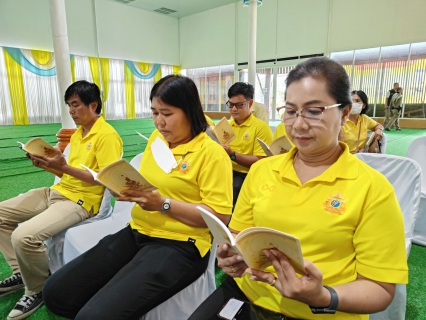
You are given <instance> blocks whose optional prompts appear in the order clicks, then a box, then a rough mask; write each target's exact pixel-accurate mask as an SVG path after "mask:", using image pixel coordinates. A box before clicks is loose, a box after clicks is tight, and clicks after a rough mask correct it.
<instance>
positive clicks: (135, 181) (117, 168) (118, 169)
mask: <svg viewBox="0 0 426 320" xmlns="http://www.w3.org/2000/svg"><path fill="white" fill-rule="evenodd" d="M80 166H82V167H83V168H84V169H86V170H87V171H89V172H90V173H91V174H92V176H93V179H95V180H96V181H98V182H99V183H100V184H102V185H103V186H104V187H106V188H108V189H109V190H111V191H113V192H114V193H115V194H117V195H119V194H120V192H121V191H123V190H129V189H130V190H155V189H157V188H155V187H154V186H153V185H152V184H150V183H149V182H148V181H147V180H146V179H145V178H144V177H142V175H141V174H140V173H139V171H138V170H136V169H135V168H134V167H133V166H132V165H131V164H130V163H128V162H127V161H126V160H125V159H121V160H118V161H116V162H114V163H111V164H110V165H108V166H106V167H105V168H103V169H102V170H101V171H100V172H98V173H97V172H95V171H93V170H92V169H90V168H88V167H87V166H85V165H83V164H80Z"/></svg>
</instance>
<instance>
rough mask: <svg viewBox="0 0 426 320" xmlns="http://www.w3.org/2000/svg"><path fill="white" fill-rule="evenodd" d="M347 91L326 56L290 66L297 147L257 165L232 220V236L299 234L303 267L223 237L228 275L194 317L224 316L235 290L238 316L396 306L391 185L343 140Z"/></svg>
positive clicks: (403, 276) (400, 247)
mask: <svg viewBox="0 0 426 320" xmlns="http://www.w3.org/2000/svg"><path fill="white" fill-rule="evenodd" d="M349 92H350V91H349V79H348V76H347V74H346V72H345V70H344V69H343V67H342V66H341V65H340V64H338V63H337V62H335V61H333V60H330V59H328V58H313V59H310V60H308V61H305V62H303V63H301V64H299V65H298V66H297V67H296V68H295V69H293V70H292V71H291V72H290V74H289V76H288V78H287V90H286V107H285V114H284V123H285V126H286V132H287V134H288V135H289V137H290V139H291V140H292V141H293V143H294V144H295V148H293V149H292V150H290V151H289V152H288V153H286V154H282V155H279V156H275V157H270V158H267V159H264V160H262V161H260V162H259V163H257V164H254V165H253V166H252V168H251V169H250V172H249V174H248V175H247V178H246V181H245V183H244V185H243V188H242V189H241V193H240V197H239V199H238V202H237V205H236V207H235V210H234V213H233V215H232V219H231V222H230V224H229V228H230V231H231V232H232V233H234V234H237V233H239V232H241V231H242V230H244V229H246V228H249V227H254V226H256V227H268V228H271V229H277V230H280V231H282V232H285V233H288V234H291V235H293V236H295V237H297V238H298V239H299V240H300V244H301V251H302V253H303V257H304V259H305V260H304V265H305V272H304V273H302V274H297V273H296V272H295V270H294V269H293V267H292V265H291V264H290V263H289V260H288V259H287V257H286V256H285V255H284V254H283V253H281V252H280V251H278V250H276V249H270V250H264V251H263V253H264V254H265V255H266V256H267V257H268V258H269V259H270V261H271V263H272V266H270V267H267V268H266V269H265V270H263V271H261V270H254V269H248V268H247V265H246V264H245V263H244V262H243V261H242V258H241V257H240V256H238V255H234V254H231V253H230V252H229V251H228V246H227V245H226V244H221V245H220V246H219V248H218V253H217V258H218V265H219V266H220V267H221V268H222V269H223V271H224V272H225V273H226V274H227V275H228V276H227V278H226V279H225V281H224V282H223V283H222V285H221V286H220V287H219V288H218V289H217V290H216V291H215V292H214V293H213V294H212V295H211V296H210V297H209V298H208V299H207V300H206V301H205V302H204V303H203V304H202V305H201V306H200V307H199V308H198V309H197V310H196V311H195V312H194V313H193V315H192V316H191V317H190V320H196V319H203V320H210V319H218V316H217V315H216V313H217V312H218V310H219V309H220V308H221V307H222V305H224V304H225V303H226V302H227V301H228V299H229V298H231V297H233V298H236V299H240V300H242V301H245V303H244V306H243V310H242V313H241V315H240V318H241V319H256V316H257V319H282V317H283V316H285V317H286V318H285V319H368V318H369V316H368V314H370V313H374V312H378V311H380V310H383V309H385V308H386V307H387V306H388V305H389V304H390V302H391V301H392V298H393V295H394V291H395V284H396V283H407V280H408V272H407V262H406V256H405V239H404V228H403V219H402V213H401V210H400V208H399V205H398V202H397V198H396V196H395V194H394V191H393V188H392V186H391V185H390V183H389V182H388V181H387V180H386V178H385V177H384V176H383V175H381V174H380V173H378V172H377V171H375V170H373V169H372V168H370V167H369V166H367V165H366V164H364V163H363V162H361V161H360V160H359V159H358V158H356V157H355V156H353V155H351V154H350V152H349V148H348V146H347V145H346V144H344V143H339V141H338V135H339V131H340V127H341V126H342V125H343V123H344V122H345V121H346V119H347V117H348V116H349V114H350V110H351V104H352V101H351V99H350V95H349ZM384 222H386V226H384Z"/></svg>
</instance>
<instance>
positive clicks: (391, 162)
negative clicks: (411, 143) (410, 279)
mask: <svg viewBox="0 0 426 320" xmlns="http://www.w3.org/2000/svg"><path fill="white" fill-rule="evenodd" d="M356 156H357V157H358V158H359V159H361V160H362V161H364V162H365V163H366V164H368V165H369V166H370V167H372V168H374V169H376V170H377V171H379V172H381V173H382V174H383V175H384V176H385V177H386V178H387V179H388V180H389V182H390V183H391V184H392V185H393V187H394V189H395V194H396V197H397V198H398V202H399V205H400V207H401V210H402V213H403V215H404V230H405V248H406V252H407V259H408V256H409V254H410V250H411V241H412V239H413V233H414V224H415V221H416V216H417V212H418V210H419V203H420V192H421V168H420V166H419V164H418V163H417V162H415V161H413V160H411V159H408V158H405V157H399V156H393V155H387V154H377V153H358V154H356ZM406 301H407V292H406V285H405V284H397V285H396V291H395V296H394V299H393V301H392V303H391V304H390V305H389V306H388V307H387V308H386V310H384V311H382V312H378V313H374V314H371V315H370V319H371V320H404V319H405V309H406Z"/></svg>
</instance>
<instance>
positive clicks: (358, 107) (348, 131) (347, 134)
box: [342, 90, 383, 153]
mask: <svg viewBox="0 0 426 320" xmlns="http://www.w3.org/2000/svg"><path fill="white" fill-rule="evenodd" d="M351 94H352V109H351V113H350V115H349V118H348V121H346V123H345V125H344V126H343V127H342V135H343V136H342V139H343V141H344V142H345V143H346V144H347V145H348V146H349V152H350V153H358V152H360V151H364V146H365V143H366V142H367V132H368V130H371V131H372V134H373V135H374V139H376V140H379V141H380V140H382V138H383V126H382V125H381V124H380V123H377V122H376V121H374V120H373V119H371V118H370V117H369V116H367V112H368V110H369V109H370V106H369V105H368V97H367V95H366V94H365V92H364V91H361V90H358V91H356V90H355V91H352V93H351Z"/></svg>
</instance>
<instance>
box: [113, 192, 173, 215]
mask: <svg viewBox="0 0 426 320" xmlns="http://www.w3.org/2000/svg"><path fill="white" fill-rule="evenodd" d="M120 193H121V194H122V196H120V197H118V198H117V200H118V201H130V202H136V203H137V204H138V205H139V206H140V207H141V208H142V209H144V210H147V211H161V206H162V204H163V202H164V201H165V200H166V198H165V197H163V196H162V195H161V194H160V193H158V191H156V190H155V191H143V190H123V191H121V192H120Z"/></svg>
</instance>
